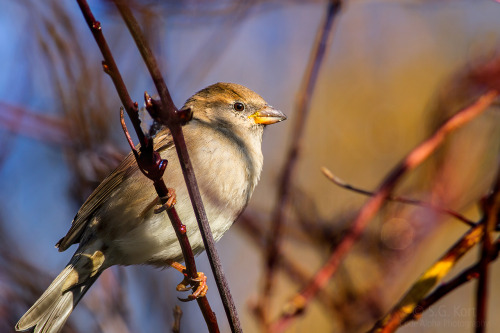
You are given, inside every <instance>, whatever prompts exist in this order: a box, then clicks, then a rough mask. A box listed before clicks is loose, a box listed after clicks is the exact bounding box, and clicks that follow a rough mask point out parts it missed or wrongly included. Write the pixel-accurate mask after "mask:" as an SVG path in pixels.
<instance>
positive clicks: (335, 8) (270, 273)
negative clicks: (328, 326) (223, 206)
mask: <svg viewBox="0 0 500 333" xmlns="http://www.w3.org/2000/svg"><path fill="white" fill-rule="evenodd" d="M340 8H341V1H340V0H330V2H329V3H328V8H327V12H326V16H325V19H324V22H323V25H322V26H321V28H320V30H319V34H318V38H317V40H316V44H315V48H314V50H313V52H312V53H311V62H310V65H309V68H308V70H307V71H306V72H305V75H304V79H303V89H301V91H300V95H299V97H298V100H297V111H296V119H295V122H294V128H293V136H292V142H291V144H290V148H289V150H288V155H287V159H286V162H285V166H284V169H283V172H282V173H281V175H282V176H281V179H280V183H279V188H278V198H277V201H276V206H275V208H274V211H273V213H272V218H271V221H272V225H271V231H270V234H269V239H268V243H267V251H266V256H267V258H266V270H265V273H264V286H263V290H262V296H261V299H260V301H259V310H260V314H261V319H263V320H264V324H267V318H266V316H267V314H268V313H269V311H268V309H267V306H268V305H269V298H270V296H271V291H272V289H273V284H274V275H275V274H274V272H275V270H276V266H277V261H278V258H279V257H280V247H281V238H282V235H281V234H282V229H283V224H284V221H285V214H286V211H287V209H288V206H289V201H290V189H291V184H292V179H293V176H294V173H295V170H296V167H297V161H298V157H299V153H300V147H301V145H302V140H303V137H304V131H305V127H306V120H307V116H308V113H309V105H310V102H311V97H312V93H313V91H314V87H315V85H316V82H317V78H318V74H319V70H320V68H321V64H322V63H323V58H324V55H325V53H326V49H327V45H328V37H329V36H330V31H331V30H332V26H333V22H334V18H335V17H336V15H337V14H338V13H339V12H340Z"/></svg>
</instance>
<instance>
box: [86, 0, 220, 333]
mask: <svg viewBox="0 0 500 333" xmlns="http://www.w3.org/2000/svg"><path fill="white" fill-rule="evenodd" d="M77 2H78V4H79V6H80V9H81V11H82V13H83V16H84V17H85V20H86V22H87V24H88V26H89V28H90V30H91V31H92V34H93V35H94V38H95V40H96V42H97V44H98V46H99V49H100V50H101V53H102V55H103V57H104V62H103V67H104V71H105V72H106V73H107V74H109V75H110V77H111V79H112V80H113V83H114V85H115V88H116V90H117V92H118V95H119V96H120V99H121V101H122V103H123V105H124V106H125V108H126V110H127V113H128V115H129V117H130V119H131V121H132V124H133V126H134V129H135V131H136V133H137V136H138V138H139V141H140V143H141V148H140V152H138V151H137V150H136V149H135V147H134V145H133V142H132V140H131V138H130V135H129V134H128V131H127V129H126V127H125V123H124V120H123V117H121V123H122V126H123V129H124V131H125V135H126V137H127V141H128V142H129V144H130V146H131V149H132V151H133V152H134V155H135V157H136V160H137V163H138V165H139V168H140V169H141V170H142V171H143V173H144V174H145V175H146V176H147V177H148V178H149V179H151V180H152V181H153V184H154V187H155V189H156V191H157V193H158V196H159V197H160V199H161V201H162V203H165V202H166V200H167V198H168V189H167V186H166V185H165V183H164V181H163V173H164V171H165V168H166V164H167V161H164V160H162V159H161V157H160V155H159V153H158V152H156V151H154V149H153V142H152V140H151V139H148V138H147V137H146V136H145V135H144V133H143V132H142V130H141V127H140V120H139V116H138V105H137V103H134V102H132V99H131V98H130V95H129V94H128V91H127V88H126V86H125V83H124V82H123V79H122V77H121V75H120V72H119V70H118V67H117V66H116V62H115V61H114V58H113V56H112V54H111V51H110V49H109V47H108V44H107V42H106V39H105V38H104V35H103V34H102V28H101V24H100V23H99V22H98V21H96V20H95V18H94V16H93V14H92V12H91V10H90V8H89V6H88V4H87V2H86V1H85V0H77ZM117 6H118V7H119V8H121V9H122V10H123V8H126V6H125V5H123V4H119V5H118V4H117ZM127 10H128V8H127ZM130 15H132V14H131V13H130ZM134 38H136V37H134ZM137 38H139V39H141V38H142V39H144V38H143V37H142V34H141V35H140V36H139V37H137ZM138 47H139V49H141V48H147V46H144V45H141V44H139V43H138ZM148 50H149V48H148ZM150 57H151V58H152V55H151V54H150ZM153 61H154V59H153ZM148 67H149V66H148ZM153 77H154V78H155V80H158V75H157V76H153ZM160 79H161V75H160ZM161 93H162V94H161V97H162V106H163V108H162V110H161V112H160V113H161V114H169V115H170V118H169V123H168V124H167V125H168V126H169V128H170V129H171V132H172V134H173V136H174V141H175V137H176V135H177V138H179V136H180V137H181V139H182V142H183V140H184V138H183V136H182V131H180V133H179V131H177V132H175V133H176V134H174V131H172V129H176V128H179V129H180V126H181V125H180V124H181V122H182V121H183V118H182V117H177V114H176V111H177V109H176V108H175V106H174V104H173V102H172V100H171V98H170V95H169V94H168V89H167V87H166V85H164V89H163V90H161ZM168 99H170V103H166V102H164V101H167V100H168ZM121 116H123V112H121ZM178 141H179V140H178ZM175 144H176V147H177V145H178V142H175ZM184 146H185V144H184ZM178 152H179V148H178ZM186 153H187V152H186ZM179 159H180V160H181V165H182V164H183V163H182V161H183V159H182V158H180V157H179ZM187 161H188V162H189V157H187ZM188 165H189V164H188ZM188 188H189V184H188ZM167 213H168V216H169V218H170V221H171V223H172V226H173V228H174V230H175V232H176V235H177V237H178V239H179V243H180V246H181V249H182V254H183V256H184V260H185V262H186V266H187V268H186V275H187V276H188V277H189V278H190V279H191V280H194V279H196V278H197V277H198V272H197V269H196V263H195V260H194V255H193V252H192V249H191V245H190V244H189V240H188V238H187V236H186V228H185V226H184V225H183V224H182V222H181V221H180V219H179V217H178V215H177V212H176V210H175V208H173V207H172V208H170V209H167ZM197 284H198V283H197V282H196V281H193V285H194V287H195V288H196V287H197ZM197 302H198V305H199V307H200V309H201V311H202V313H203V316H204V318H205V321H206V323H207V326H208V328H209V331H210V332H219V328H218V325H217V319H216V317H215V314H214V313H213V311H212V309H211V307H210V304H209V303H208V300H207V298H206V297H201V298H197Z"/></svg>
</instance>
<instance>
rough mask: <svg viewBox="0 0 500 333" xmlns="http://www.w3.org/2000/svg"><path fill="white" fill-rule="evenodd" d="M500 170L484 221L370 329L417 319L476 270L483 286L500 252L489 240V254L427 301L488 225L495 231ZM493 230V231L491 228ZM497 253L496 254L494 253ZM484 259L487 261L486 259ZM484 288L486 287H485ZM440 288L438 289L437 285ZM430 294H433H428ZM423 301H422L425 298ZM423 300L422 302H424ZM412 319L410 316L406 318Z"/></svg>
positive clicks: (479, 322)
mask: <svg viewBox="0 0 500 333" xmlns="http://www.w3.org/2000/svg"><path fill="white" fill-rule="evenodd" d="M499 185H500V173H498V176H497V180H496V181H495V185H494V190H493V191H492V192H491V193H490V194H489V195H488V196H487V198H486V199H485V200H484V202H485V204H484V208H483V216H482V218H481V221H480V222H479V223H477V224H476V226H475V227H474V228H472V229H470V230H469V231H468V232H467V233H466V234H465V235H464V236H463V237H462V238H461V239H460V240H459V241H458V242H457V243H456V244H455V245H454V246H453V247H452V248H451V249H449V250H448V251H447V252H446V254H445V255H443V256H442V257H441V259H440V260H439V261H437V262H436V263H435V264H434V265H432V266H431V267H430V268H429V269H428V270H427V271H426V272H425V273H424V274H423V275H422V276H421V277H420V278H419V279H418V280H417V282H416V283H414V284H413V286H412V287H411V288H410V290H409V291H408V292H407V293H406V294H405V296H404V297H403V298H402V299H401V301H399V302H398V304H397V305H396V306H395V307H394V308H393V310H392V311H391V312H390V313H389V314H388V315H386V316H385V317H384V318H383V319H381V320H379V321H378V322H377V323H376V324H375V326H374V327H373V328H372V329H371V330H370V332H393V331H395V330H396V329H397V328H398V327H399V326H400V325H401V323H403V322H407V321H408V320H411V319H412V318H413V319H414V318H416V316H417V315H419V314H420V313H422V312H423V311H424V308H427V307H429V306H430V305H431V304H432V303H434V302H436V301H437V300H438V299H439V298H440V297H443V296H444V295H445V294H446V293H448V292H450V291H451V290H453V289H454V288H456V287H458V286H459V285H461V284H463V283H465V282H466V281H468V280H470V279H471V276H470V274H472V272H475V276H476V277H478V279H479V282H480V283H479V286H480V285H481V275H482V274H485V273H486V271H484V266H485V265H488V264H489V263H490V261H492V260H493V258H494V257H495V256H496V255H498V252H497V251H498V247H497V248H495V245H494V244H492V243H490V244H489V245H490V246H491V247H490V248H488V252H486V254H485V253H484V252H485V251H483V253H482V254H481V261H480V262H479V263H478V264H476V265H475V266H473V267H472V268H469V269H468V270H467V271H466V272H468V273H467V274H465V273H462V274H461V275H459V278H458V279H457V280H455V281H453V283H452V284H450V285H448V286H446V287H444V288H443V289H441V290H440V291H439V292H438V293H437V294H436V293H433V295H432V297H431V298H430V299H429V300H427V301H426V299H427V298H426V299H424V296H425V295H426V294H427V293H428V292H429V291H430V290H431V289H432V288H434V286H435V285H436V284H438V283H439V281H441V280H442V278H443V277H444V276H445V275H446V274H448V272H449V271H450V270H451V268H453V266H454V265H455V263H456V262H457V261H458V259H460V258H461V257H462V256H463V255H464V254H465V253H466V252H467V251H469V250H470V249H471V248H472V247H473V246H474V245H475V244H477V243H478V242H479V241H483V247H484V238H485V236H484V235H485V234H486V233H487V232H485V231H487V229H486V227H487V226H488V225H489V224H491V225H492V226H491V227H492V230H493V229H494V228H495V226H496V223H497V222H498V212H499V210H500V186H499ZM491 232H492V231H491ZM495 252H496V253H495ZM483 261H484V262H483ZM482 288H483V289H482ZM482 288H481V287H479V288H478V293H477V302H478V304H477V306H478V312H477V313H478V314H477V319H476V330H482V329H484V328H485V326H486V325H485V324H486V320H485V318H486V317H485V313H483V314H480V312H479V306H481V304H482V306H484V307H485V308H484V309H483V311H484V310H486V305H485V304H486V288H485V287H484V286H483V287H482ZM438 289H439V288H438ZM429 297H430V296H429ZM422 300H423V301H422ZM421 302H423V305H422V304H421ZM407 318H410V319H407Z"/></svg>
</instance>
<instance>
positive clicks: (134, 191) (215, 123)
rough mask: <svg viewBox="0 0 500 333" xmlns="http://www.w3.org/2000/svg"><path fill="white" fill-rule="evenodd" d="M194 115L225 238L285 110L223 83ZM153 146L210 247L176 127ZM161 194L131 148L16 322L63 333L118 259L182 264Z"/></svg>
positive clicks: (215, 216)
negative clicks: (160, 208) (56, 270)
mask: <svg viewBox="0 0 500 333" xmlns="http://www.w3.org/2000/svg"><path fill="white" fill-rule="evenodd" d="M187 109H190V110H191V111H192V119H191V120H190V121H189V122H187V123H186V124H185V125H184V126H183V127H182V129H183V133H184V137H185V142H186V146H187V148H188V152H189V156H190V158H191V162H192V166H193V170H194V172H195V175H196V177H197V181H198V187H199V190H200V194H201V197H202V200H203V204H204V207H205V210H206V215H207V218H208V221H209V224H210V228H211V231H212V234H213V237H214V240H216V241H217V240H219V239H220V238H221V237H222V235H223V234H224V232H226V231H227V230H228V229H229V227H230V226H231V225H232V224H233V222H234V221H235V220H236V219H237V218H238V216H239V215H240V214H241V213H242V212H243V210H244V209H245V207H246V206H247V204H248V202H249V200H250V197H251V195H252V193H253V191H254V189H255V186H256V185H257V183H258V181H259V178H260V174H261V171H262V166H263V154H262V137H263V132H264V128H265V127H266V126H267V125H271V124H274V123H278V122H281V121H283V120H285V119H286V116H285V115H284V114H283V113H282V112H281V111H279V110H277V109H275V108H273V107H272V106H270V105H269V104H267V102H266V101H265V100H264V99H263V98H262V97H261V96H259V95H258V94H257V93H255V92H254V91H252V90H250V89H248V88H246V87H244V86H242V85H239V84H235V83H223V82H219V83H216V84H213V85H210V86H208V87H207V88H205V89H203V90H200V91H199V92H197V93H196V94H194V95H193V96H192V97H190V98H189V99H188V100H187V101H186V102H185V104H184V106H183V107H182V108H181V110H187ZM154 149H155V150H156V151H157V152H159V154H160V155H161V158H162V159H165V160H167V161H168V167H167V169H166V171H165V174H164V176H163V179H164V181H165V183H166V184H167V186H168V187H169V188H174V189H175V193H176V204H175V209H176V210H177V213H178V215H179V217H180V219H181V221H182V222H183V223H184V225H186V230H187V236H188V238H189V241H190V243H191V247H192V249H193V253H195V254H198V253H201V252H202V251H203V250H204V245H203V240H202V237H201V234H200V232H199V230H198V225H197V222H196V217H195V214H194V212H193V209H192V206H191V202H190V199H189V194H188V191H187V187H186V184H185V182H184V178H183V174H182V171H181V166H180V163H179V159H178V156H177V154H176V150H175V146H174V143H173V139H172V135H171V133H170V131H169V130H168V129H167V128H166V127H164V128H162V129H161V130H160V131H159V132H158V133H157V134H156V136H155V137H154ZM157 203H158V195H157V194H156V191H155V189H154V186H152V182H151V181H150V180H149V179H147V178H146V177H145V176H144V175H143V174H142V173H141V171H140V169H139V167H138V165H137V163H136V161H135V157H134V155H133V154H132V153H130V154H128V155H127V156H126V157H125V159H124V160H123V161H122V162H121V163H120V165H119V166H118V167H117V168H116V169H115V170H114V171H113V172H112V173H111V174H110V175H109V176H108V177H106V178H105V179H104V180H103V181H102V182H101V184H100V185H99V186H98V187H97V188H96V189H95V190H94V192H93V193H92V194H91V195H90V196H89V198H88V199H87V200H86V201H85V202H84V204H83V205H82V207H81V208H80V209H79V210H78V212H77V214H76V216H75V218H74V219H73V222H72V224H71V227H70V229H69V231H68V233H67V234H66V236H64V237H63V238H62V239H61V240H60V241H59V242H58V243H57V245H56V247H58V249H59V251H65V250H67V249H68V248H69V247H70V246H71V245H73V244H78V248H77V250H76V252H75V254H74V255H73V257H72V258H71V260H70V261H69V263H68V264H67V266H66V267H65V268H64V269H63V270H62V272H61V273H60V274H59V275H58V276H57V277H56V278H55V279H54V281H53V282H52V283H51V284H50V286H49V287H48V288H47V290H46V291H45V292H44V293H43V294H42V295H41V296H40V298H39V299H38V300H37V301H36V302H35V303H34V305H33V306H32V307H31V308H30V309H29V310H28V311H27V312H26V313H25V314H24V315H23V316H22V317H21V319H20V320H19V322H18V323H17V324H16V326H15V329H16V330H17V331H24V330H27V329H29V328H31V327H33V326H35V332H41V333H42V332H43V333H49V332H50V333H55V332H59V331H60V330H61V329H62V327H63V325H64V323H65V322H66V320H67V319H68V317H69V315H70V314H71V312H72V311H73V309H74V308H75V306H76V305H77V304H78V302H79V301H80V299H81V298H82V297H83V296H84V294H85V293H86V292H87V291H88V289H89V288H90V287H91V286H92V284H93V283H94V282H95V281H96V280H97V278H98V277H99V275H100V274H101V273H102V272H103V271H104V270H105V269H107V268H109V267H111V266H113V265H122V266H128V265H139V264H147V265H152V266H156V267H165V266H167V267H168V265H169V263H171V262H182V261H183V256H182V252H181V248H180V246H179V244H178V241H177V237H176V235H175V232H174V229H173V227H172V225H171V223H170V221H169V219H168V217H166V215H165V214H157V213H155V206H157Z"/></svg>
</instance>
